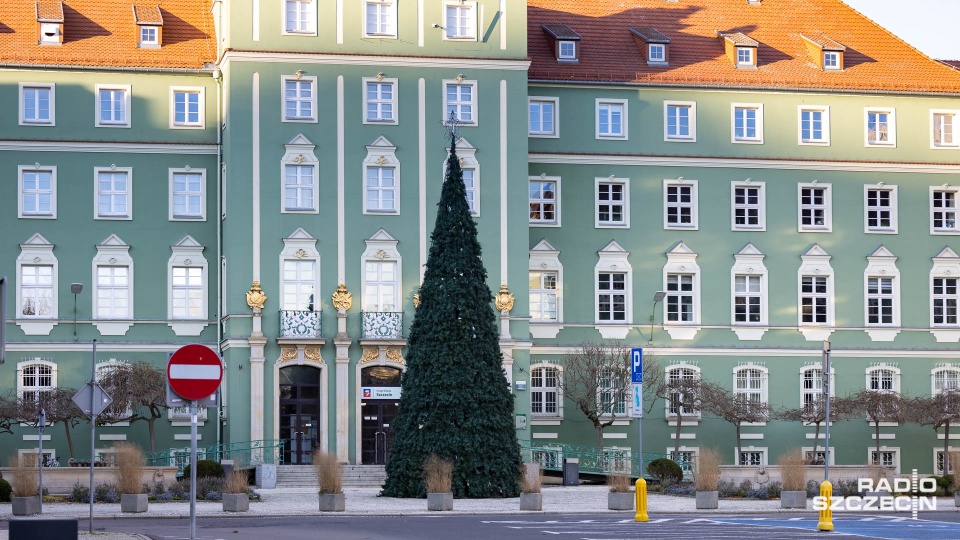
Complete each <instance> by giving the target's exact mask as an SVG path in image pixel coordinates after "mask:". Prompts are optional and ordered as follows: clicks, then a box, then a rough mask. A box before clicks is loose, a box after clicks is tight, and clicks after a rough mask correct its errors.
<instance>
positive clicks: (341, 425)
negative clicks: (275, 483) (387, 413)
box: [333, 309, 353, 463]
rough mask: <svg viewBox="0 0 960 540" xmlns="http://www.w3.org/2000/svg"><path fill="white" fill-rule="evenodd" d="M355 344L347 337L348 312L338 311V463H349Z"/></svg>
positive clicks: (334, 339)
mask: <svg viewBox="0 0 960 540" xmlns="http://www.w3.org/2000/svg"><path fill="white" fill-rule="evenodd" d="M352 342H353V340H352V339H350V336H348V335H347V312H346V310H343V309H341V310H339V311H337V335H336V337H334V338H333V343H334V345H336V346H337V357H336V361H335V362H334V371H335V373H336V377H337V396H336V403H335V407H336V410H335V411H334V414H335V415H336V417H337V461H339V462H341V463H343V462H346V461H349V457H348V455H347V449H348V446H349V444H348V443H349V442H350V441H349V439H348V436H349V426H350V373H349V371H347V370H348V369H350V344H351V343H352Z"/></svg>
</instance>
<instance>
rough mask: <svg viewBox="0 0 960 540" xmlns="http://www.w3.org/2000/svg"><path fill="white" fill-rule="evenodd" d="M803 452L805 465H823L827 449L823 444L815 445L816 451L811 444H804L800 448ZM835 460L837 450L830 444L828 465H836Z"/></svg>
mask: <svg viewBox="0 0 960 540" xmlns="http://www.w3.org/2000/svg"><path fill="white" fill-rule="evenodd" d="M800 450H801V451H802V452H803V460H804V461H805V462H806V463H807V465H823V461H824V460H825V459H826V457H827V451H826V449H825V448H824V447H823V446H817V449H816V451H814V449H813V447H812V446H804V447H802V448H801V449H800ZM836 461H837V451H836V449H835V448H834V447H833V446H831V447H830V466H831V467H832V466H834V465H836V464H837V463H836Z"/></svg>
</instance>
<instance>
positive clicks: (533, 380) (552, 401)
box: [530, 364, 563, 418]
mask: <svg viewBox="0 0 960 540" xmlns="http://www.w3.org/2000/svg"><path fill="white" fill-rule="evenodd" d="M561 373H562V371H561V368H560V367H559V366H555V365H552V364H534V365H533V366H531V367H530V415H531V416H533V417H547V418H562V417H563V400H562V399H560V389H559V385H558V384H557V383H558V380H559V379H560V377H561Z"/></svg>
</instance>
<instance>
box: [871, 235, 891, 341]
mask: <svg viewBox="0 0 960 540" xmlns="http://www.w3.org/2000/svg"><path fill="white" fill-rule="evenodd" d="M867 261H868V262H867V268H866V270H864V272H863V280H864V292H865V294H864V296H865V305H864V312H865V316H864V319H865V323H866V326H868V327H889V328H888V329H887V330H869V329H868V330H867V334H869V335H870V338H871V339H873V340H874V341H891V340H893V338H894V337H896V335H897V333H898V332H899V330H894V329H893V328H896V327H899V326H900V270H899V269H898V268H897V257H896V255H894V254H893V253H892V252H891V251H890V250H889V249H887V248H886V247H884V246H882V245H881V246H880V247H878V248H877V249H875V250H874V251H873V253H871V254H870V255H868V256H867Z"/></svg>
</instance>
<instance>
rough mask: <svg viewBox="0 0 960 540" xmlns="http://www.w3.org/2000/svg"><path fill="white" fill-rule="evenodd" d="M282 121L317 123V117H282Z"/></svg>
mask: <svg viewBox="0 0 960 540" xmlns="http://www.w3.org/2000/svg"><path fill="white" fill-rule="evenodd" d="M282 121H283V122H285V123H291V124H316V123H317V119H316V118H306V117H304V118H284V119H283V120H282Z"/></svg>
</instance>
